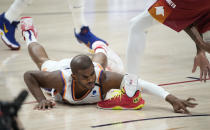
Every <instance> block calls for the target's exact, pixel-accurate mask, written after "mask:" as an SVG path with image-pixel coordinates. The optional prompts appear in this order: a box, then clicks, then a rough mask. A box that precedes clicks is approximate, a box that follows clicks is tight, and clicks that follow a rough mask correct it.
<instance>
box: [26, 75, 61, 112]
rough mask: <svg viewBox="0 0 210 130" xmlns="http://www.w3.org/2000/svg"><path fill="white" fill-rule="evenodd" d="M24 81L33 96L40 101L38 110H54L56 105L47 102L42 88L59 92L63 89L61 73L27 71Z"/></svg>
mask: <svg viewBox="0 0 210 130" xmlns="http://www.w3.org/2000/svg"><path fill="white" fill-rule="evenodd" d="M24 81H25V83H26V85H27V87H28V88H29V90H30V92H31V93H32V95H33V96H34V97H35V99H36V100H37V101H38V105H37V106H36V107H35V108H36V109H41V110H44V109H46V108H47V109H48V108H52V107H53V106H54V105H55V103H54V102H52V101H50V100H47V99H46V97H45V96H44V94H43V92H42V90H41V87H42V88H54V89H55V90H56V91H57V92H61V91H62V89H63V82H62V79H61V75H60V71H54V72H43V71H27V72H25V74H24Z"/></svg>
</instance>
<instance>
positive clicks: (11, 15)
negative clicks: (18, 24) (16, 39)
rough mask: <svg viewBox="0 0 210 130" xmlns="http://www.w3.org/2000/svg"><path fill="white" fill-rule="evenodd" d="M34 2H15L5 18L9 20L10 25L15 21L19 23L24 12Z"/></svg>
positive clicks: (23, 0)
mask: <svg viewBox="0 0 210 130" xmlns="http://www.w3.org/2000/svg"><path fill="white" fill-rule="evenodd" d="M31 2H32V0H15V1H14V2H13V3H12V5H11V6H10V7H9V9H8V10H7V12H6V13H5V18H6V19H7V20H9V22H10V23H12V22H13V21H18V19H19V17H20V15H21V14H22V13H23V10H24V9H25V8H26V7H27V6H28V5H29V4H31Z"/></svg>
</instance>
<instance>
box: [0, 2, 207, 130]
mask: <svg viewBox="0 0 210 130" xmlns="http://www.w3.org/2000/svg"><path fill="white" fill-rule="evenodd" d="M11 3H12V0H0V12H3V11H5V10H7V8H8V7H9V5H10V4H11ZM144 5H145V1H144V0H86V4H85V17H86V20H87V23H88V24H89V25H90V28H91V29H92V31H93V32H94V33H95V34H97V35H98V36H99V37H102V38H103V39H105V40H106V41H108V42H109V44H110V46H111V48H112V49H113V50H115V51H116V52H117V53H118V54H119V55H120V56H121V58H122V59H123V60H125V47H126V43H127V39H128V29H129V20H130V19H131V18H132V17H134V16H136V15H137V14H138V13H139V12H141V11H142V10H143V8H144ZM26 15H27V16H32V17H33V18H34V23H35V26H36V28H37V29H38V32H39V42H40V43H41V44H42V45H43V46H44V47H45V49H46V51H47V52H48V55H49V57H50V58H52V59H57V60H59V59H62V58H67V57H72V56H75V55H77V54H79V53H88V51H87V49H86V48H85V47H84V46H82V45H79V44H78V43H77V41H76V40H75V38H74V34H73V22H72V17H71V12H70V10H69V9H68V4H67V1H66V0H34V1H33V4H32V5H31V6H30V7H28V8H27V9H26V10H25V11H24V14H23V16H26ZM147 32H148V34H147V44H146V49H145V53H144V55H143V57H142V62H141V66H140V67H141V71H140V72H139V76H140V77H141V78H142V79H144V80H148V81H151V82H154V83H156V84H166V85H164V86H163V88H165V89H166V90H168V91H169V92H170V93H172V94H174V95H176V96H178V97H180V98H187V97H194V98H196V99H197V101H196V102H197V103H199V105H198V106H197V107H196V108H194V109H190V111H191V112H192V114H193V115H198V114H203V115H206V114H210V81H207V83H201V82H198V81H195V82H183V83H182V81H192V80H194V79H190V78H187V77H199V69H198V70H197V72H196V73H191V69H192V65H193V58H194V56H195V54H196V51H195V50H196V49H195V45H194V43H193V42H192V40H191V39H190V38H189V37H188V36H187V35H186V34H185V33H184V32H181V33H176V32H174V31H172V30H171V29H169V28H167V27H165V26H163V25H160V24H158V23H155V24H154V25H153V26H152V27H151V28H149V29H148V30H147ZM16 37H17V40H18V41H20V43H21V45H22V48H21V50H20V51H10V50H9V49H8V48H7V47H6V46H5V45H4V44H3V42H2V41H0V100H4V101H6V100H7V101H9V100H12V99H14V98H15V97H16V96H17V95H18V93H19V92H20V91H21V90H22V89H26V85H25V83H24V81H23V74H24V72H25V71H27V70H37V68H36V66H35V65H34V64H33V62H32V60H31V59H30V57H29V55H28V52H27V47H26V45H25V44H24V41H23V39H22V37H21V32H20V31H17V35H16ZM168 83H175V84H168ZM142 95H143V98H144V99H145V100H146V105H145V107H144V108H143V109H142V110H138V111H130V110H125V111H120V110H119V111H118V110H115V111H112V110H101V109H97V108H96V106H95V105H86V106H67V105H62V104H57V105H56V108H54V109H52V110H47V111H37V110H33V107H34V106H35V105H36V103H34V102H33V101H35V99H34V98H33V97H32V95H31V94H30V95H29V97H28V98H27V100H26V103H29V104H24V105H23V106H22V109H21V111H20V112H19V117H20V120H21V121H22V123H23V125H24V127H25V129H26V130H61V129H65V130H70V129H71V130H75V129H86V130H87V129H91V130H92V129H96V130H98V129H99V130H102V129H104V130H105V129H116V130H118V129H120V130H126V129H127V130H128V129H129V130H134V129H140V130H141V129H146V130H177V129H180V130H192V129H194V130H208V129H210V124H209V122H210V117H209V116H198V117H176V118H163V119H162V118H158V117H171V116H183V114H176V113H173V111H172V108H171V106H170V105H169V104H168V103H166V102H165V101H164V100H162V99H159V98H156V97H154V96H151V95H147V94H142ZM156 118H157V119H156ZM141 119H145V120H141ZM110 123H111V124H110ZM115 123H116V124H115ZM108 124H109V125H108Z"/></svg>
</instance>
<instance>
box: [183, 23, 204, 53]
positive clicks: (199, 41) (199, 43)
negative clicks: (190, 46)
mask: <svg viewBox="0 0 210 130" xmlns="http://www.w3.org/2000/svg"><path fill="white" fill-rule="evenodd" d="M185 32H186V33H187V34H188V35H189V36H190V37H191V39H192V40H193V41H194V42H195V45H196V49H197V54H198V53H201V52H202V53H203V52H204V50H206V49H208V46H205V43H204V41H203V38H202V36H201V34H200V33H199V32H198V30H197V28H196V27H195V26H189V27H187V28H186V29H185ZM206 51H208V50H206Z"/></svg>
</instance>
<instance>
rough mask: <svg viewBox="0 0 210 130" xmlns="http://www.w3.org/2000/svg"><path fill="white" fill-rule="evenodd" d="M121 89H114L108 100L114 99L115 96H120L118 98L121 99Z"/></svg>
mask: <svg viewBox="0 0 210 130" xmlns="http://www.w3.org/2000/svg"><path fill="white" fill-rule="evenodd" d="M123 94H124V93H123V90H114V91H113V92H112V94H111V98H110V99H109V100H112V99H116V98H119V97H120V100H121V97H122V95H123Z"/></svg>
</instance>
